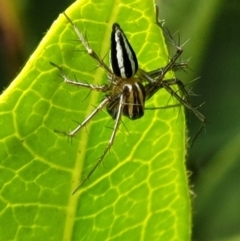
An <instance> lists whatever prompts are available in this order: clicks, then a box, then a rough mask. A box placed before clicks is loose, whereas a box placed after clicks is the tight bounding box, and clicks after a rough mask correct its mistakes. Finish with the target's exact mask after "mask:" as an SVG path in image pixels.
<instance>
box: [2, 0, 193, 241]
mask: <svg viewBox="0 0 240 241" xmlns="http://www.w3.org/2000/svg"><path fill="white" fill-rule="evenodd" d="M66 12H67V14H68V16H69V17H70V18H71V19H72V20H73V21H74V23H75V24H77V26H78V27H79V29H81V30H82V31H83V32H85V33H86V35H87V39H88V41H89V44H90V45H91V47H92V48H93V49H95V51H96V52H97V53H98V54H99V55H100V56H106V55H107V54H108V51H109V42H110V32H111V25H112V23H113V22H118V23H120V24H121V27H122V29H123V30H124V31H125V33H126V35H127V36H128V38H129V40H130V42H131V43H132V46H133V48H134V49H135V51H136V53H137V56H138V58H139V63H140V66H141V68H143V69H145V70H152V69H155V68H157V67H161V66H164V65H166V63H167V61H168V53H167V50H166V46H165V44H164V41H163V36H162V33H161V31H160V30H159V28H158V27H157V25H156V24H155V13H154V6H153V3H152V2H149V1H126V2H125V1H124V0H122V1H110V0H108V1H103V2H102V1H97V0H93V1H87V0H82V1H77V2H75V3H74V4H73V5H72V6H71V7H70V8H69V9H68V10H67V11H66ZM76 40H77V37H76V34H75V32H74V31H73V29H72V27H71V25H70V24H69V22H68V21H67V20H66V18H65V17H64V16H63V15H62V14H61V15H60V16H59V18H58V20H57V21H56V22H55V23H54V24H53V26H52V27H51V29H50V30H49V31H48V33H47V34H46V36H45V37H44V39H43V40H42V42H41V43H40V45H39V47H38V48H37V50H36V51H35V52H34V54H33V55H32V56H31V57H30V59H29V61H28V62H27V64H26V66H25V67H24V68H23V70H22V71H21V73H20V74H19V75H18V76H17V78H16V79H15V80H14V81H13V82H12V84H11V85H10V86H9V88H8V89H7V90H6V91H5V92H4V93H3V94H2V96H1V99H0V103H1V105H0V115H1V119H0V122H1V126H2V128H1V130H0V137H1V141H0V145H1V148H0V157H1V158H0V160H1V169H0V170H1V184H2V185H1V199H0V200H1V201H0V208H1V215H0V223H1V227H0V237H2V238H3V239H4V240H24V241H26V240H124V239H126V240H164V241H168V240H184V241H186V240H189V239H190V227H191V225H190V200H189V190H188V180H187V176H186V170H185V143H186V130H185V120H184V114H183V110H182V108H167V109H164V110H155V111H150V110H149V111H147V110H146V113H145V116H144V117H143V118H141V119H140V120H136V121H131V120H128V119H127V118H123V123H124V124H122V125H121V126H120V130H119V131H118V134H117V136H116V140H115V142H114V146H113V148H112V149H111V152H110V153H109V154H108V155H107V157H106V158H105V159H104V163H103V165H101V166H100V167H99V168H98V169H97V170H96V171H95V172H94V173H93V175H92V176H91V178H90V179H89V180H88V181H87V182H86V183H85V184H84V186H83V187H82V188H81V189H80V190H79V192H77V194H76V195H71V192H72V191H73V190H74V188H75V187H76V186H77V185H78V184H79V182H80V180H81V179H82V178H83V176H84V175H86V174H87V173H88V171H89V170H90V169H91V167H92V166H93V165H94V163H95V162H96V160H97V158H98V157H99V156H100V155H101V154H102V153H103V151H104V148H105V147H106V145H107V142H108V140H109V138H110V135H111V132H112V127H113V124H114V122H113V120H112V119H111V117H109V116H108V115H107V114H106V112H105V111H102V112H101V113H99V115H98V116H97V117H95V118H94V119H93V120H92V121H91V123H90V124H89V125H88V126H87V128H85V129H82V130H81V131H80V132H79V134H78V135H77V136H76V137H75V138H73V139H72V141H71V142H70V141H68V139H67V138H66V136H62V135H60V134H58V133H55V132H54V131H53V130H54V129H57V130H63V131H67V130H70V129H72V128H74V127H76V125H77V123H79V122H81V121H83V120H84V119H85V118H86V117H87V116H88V115H89V114H90V113H91V111H93V110H94V108H95V106H96V105H97V104H98V103H99V102H100V101H101V99H102V98H103V94H100V93H96V92H94V91H92V92H91V93H90V94H89V91H88V90H85V89H81V88H77V87H74V86H67V85H66V84H64V83H62V82H63V81H62V79H61V77H60V76H59V72H58V70H57V69H56V68H53V67H52V66H51V65H50V64H49V62H50V61H51V62H54V63H56V64H58V65H61V66H62V67H63V68H64V70H65V71H66V73H67V75H68V76H69V77H71V78H73V79H74V78H76V79H77V80H79V81H87V82H89V83H93V84H104V83H107V78H106V74H105V73H104V71H103V70H102V69H100V68H96V63H95V62H94V60H92V59H91V58H90V57H89V56H88V55H87V54H86V53H85V52H84V51H83V47H82V46H81V44H80V43H79V41H76ZM106 63H107V60H106ZM171 76H172V75H171V74H169V76H168V77H171ZM175 102H176V101H175V100H174V99H173V98H171V97H170V96H169V94H168V93H166V92H165V91H164V90H161V91H159V93H157V94H156V95H155V96H154V98H152V99H151V100H150V101H149V102H148V103H146V105H147V106H149V107H152V106H165V105H167V104H174V103H175ZM76 122H77V123H76ZM108 127H111V128H108Z"/></svg>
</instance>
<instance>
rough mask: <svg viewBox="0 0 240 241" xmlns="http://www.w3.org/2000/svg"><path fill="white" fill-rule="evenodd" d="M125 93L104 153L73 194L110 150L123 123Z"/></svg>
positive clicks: (121, 96)
mask: <svg viewBox="0 0 240 241" xmlns="http://www.w3.org/2000/svg"><path fill="white" fill-rule="evenodd" d="M125 98H126V97H125V94H124V92H123V93H122V94H121V95H120V100H119V106H118V112H117V117H116V119H115V125H114V128H113V131H112V135H111V138H110V140H109V142H108V145H107V147H106V148H105V150H104V152H103V154H102V155H101V156H100V157H99V160H98V161H97V162H96V164H95V165H94V166H93V168H92V169H91V171H90V172H89V173H88V174H87V176H85V177H84V178H83V180H82V181H81V183H80V184H79V185H78V186H77V187H76V189H75V190H74V191H73V192H72V195H73V194H75V193H76V192H77V190H78V189H79V188H80V187H81V186H82V185H83V184H84V183H85V182H86V181H87V180H88V179H89V178H90V176H91V175H92V174H93V172H94V171H95V170H96V168H97V167H98V166H99V165H100V164H101V163H102V161H103V159H104V157H105V156H106V154H107V152H108V151H109V150H110V148H111V146H112V145H113V142H114V139H115V136H116V133H117V130H118V127H119V125H120V123H121V116H122V112H123V107H124V105H125Z"/></svg>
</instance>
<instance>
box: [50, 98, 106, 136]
mask: <svg viewBox="0 0 240 241" xmlns="http://www.w3.org/2000/svg"><path fill="white" fill-rule="evenodd" d="M108 102H109V98H107V97H105V98H104V100H103V101H102V102H101V103H100V104H99V105H98V106H97V107H96V108H95V110H94V111H93V112H92V113H91V114H90V115H89V116H88V117H87V118H86V119H85V120H84V121H83V122H82V123H81V124H80V125H78V126H77V127H76V128H75V129H74V130H73V131H70V132H69V133H68V132H64V131H58V130H54V131H55V132H58V133H62V134H64V135H67V136H69V137H73V136H75V135H76V134H77V132H78V131H79V130H80V129H81V128H82V127H83V126H85V125H87V123H88V122H89V121H90V120H91V119H92V118H93V117H94V116H95V115H96V114H97V113H98V112H99V111H100V110H102V109H103V108H104V107H105V106H106V104H107V103H108Z"/></svg>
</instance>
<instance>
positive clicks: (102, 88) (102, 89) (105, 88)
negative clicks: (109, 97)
mask: <svg viewBox="0 0 240 241" xmlns="http://www.w3.org/2000/svg"><path fill="white" fill-rule="evenodd" d="M50 64H51V65H52V66H54V67H56V68H57V69H58V70H59V72H60V76H61V77H62V78H63V79H64V82H65V83H66V84H70V85H76V86H79V87H84V88H88V89H91V90H96V91H100V92H106V91H108V90H109V88H110V86H109V85H91V84H89V83H82V82H78V81H74V80H70V79H69V78H68V77H67V76H66V74H65V73H64V70H63V68H62V67H61V66H59V65H57V64H55V63H53V62H50Z"/></svg>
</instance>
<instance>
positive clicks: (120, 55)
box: [51, 9, 205, 194]
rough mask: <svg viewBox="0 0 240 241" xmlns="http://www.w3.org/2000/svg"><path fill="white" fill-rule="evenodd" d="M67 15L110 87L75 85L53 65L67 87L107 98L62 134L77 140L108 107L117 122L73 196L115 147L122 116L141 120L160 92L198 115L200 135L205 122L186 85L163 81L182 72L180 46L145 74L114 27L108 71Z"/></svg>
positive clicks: (117, 27)
mask: <svg viewBox="0 0 240 241" xmlns="http://www.w3.org/2000/svg"><path fill="white" fill-rule="evenodd" d="M157 10H158V9H157ZM156 12H157V15H156V16H157V17H156V23H157V24H158V26H159V27H160V28H162V24H161V22H160V21H159V20H158V11H156ZM64 15H65V17H66V19H67V20H68V21H69V23H70V24H71V25H72V27H73V29H74V31H75V33H76V34H77V36H78V38H79V40H80V41H81V43H82V44H83V46H84V47H85V49H86V51H87V53H88V54H89V55H90V56H91V57H92V58H93V59H95V60H96V61H97V63H98V64H99V66H101V67H102V68H103V69H104V70H105V71H106V73H107V77H108V80H109V84H106V85H99V86H98V85H92V84H88V83H82V82H78V81H73V80H71V79H69V78H68V77H67V76H66V74H65V73H64V71H63V69H62V68H61V67H60V66H58V65H57V64H54V63H51V64H52V65H53V66H54V67H56V68H58V69H59V71H60V75H61V77H62V78H63V79H64V82H65V83H67V84H71V85H75V86H79V87H84V88H88V89H90V90H94V91H99V92H103V93H105V96H104V98H103V100H102V101H101V103H100V104H99V105H98V106H97V107H96V108H95V110H94V111H93V112H92V113H91V114H90V115H89V116H88V117H87V118H86V119H85V120H84V121H83V122H82V123H81V124H80V125H78V126H77V127H76V128H75V129H74V130H72V131H71V132H69V133H67V132H61V133H63V134H65V135H67V136H70V137H73V136H75V135H76V134H77V132H78V131H79V130H80V129H81V128H82V127H84V126H86V125H87V124H88V123H89V121H90V120H91V119H92V118H93V117H94V116H95V115H96V114H97V113H98V112H100V111H101V110H102V109H103V108H104V107H106V109H107V112H108V113H109V115H110V116H111V117H112V118H113V119H114V120H115V124H114V128H113V131H112V135H111V137H110V140H109V142H108V145H107V147H106V148H105V150H104V152H103V154H102V155H101V157H100V158H99V159H98V161H97V162H96V164H95V165H94V166H93V168H92V169H91V171H90V172H89V173H88V174H87V176H86V177H84V179H83V180H82V181H81V183H80V184H79V185H78V187H77V188H76V189H75V190H74V191H73V194H74V193H75V192H76V191H77V190H78V189H79V188H80V187H81V186H82V185H83V183H84V182H85V181H86V180H87V179H88V178H89V177H90V176H91V175H92V173H93V172H94V171H95V170H96V168H97V167H98V166H99V165H100V164H101V162H102V160H103V159H104V157H105V156H106V154H107V152H108V151H109V150H110V148H111V146H112V145H113V142H114V138H115V136H116V133H117V130H118V127H119V125H120V123H121V118H122V116H126V117H128V118H130V119H131V120H135V119H139V118H141V117H142V116H143V115H144V109H145V107H144V105H145V101H146V100H148V99H150V98H151V97H152V96H153V95H154V94H155V93H156V92H158V90H160V89H162V88H164V89H165V90H167V91H168V92H169V93H170V95H171V96H173V97H174V98H176V99H177V100H178V101H179V103H180V104H181V105H183V106H185V107H186V108H188V109H190V110H191V111H192V112H193V113H194V114H195V115H196V117H197V118H198V119H199V120H200V121H201V126H200V130H199V132H200V131H201V129H202V127H203V125H204V122H205V117H204V116H203V115H202V114H201V113H200V112H199V111H198V110H197V109H196V108H194V107H192V106H191V104H190V103H189V100H188V93H187V91H186V90H185V88H184V85H183V83H182V82H181V81H180V80H178V79H177V78H173V79H164V78H165V75H166V73H167V72H168V71H170V70H174V69H178V68H182V64H181V63H176V61H177V59H178V58H179V56H180V55H181V54H182V52H183V50H182V48H181V47H180V46H177V45H176V48H177V51H176V53H175V55H174V56H173V57H172V58H171V59H170V60H169V63H168V64H167V65H166V66H165V67H163V68H160V69H156V70H153V71H150V72H146V71H144V70H142V69H140V68H139V67H138V60H137V57H136V54H135V52H134V50H133V48H132V47H131V45H130V43H129V41H128V39H127V37H126V36H125V34H124V32H123V30H122V29H121V28H120V25H119V24H117V23H114V24H113V26H112V33H111V48H110V67H108V65H106V64H105V62H104V61H103V60H102V59H101V58H100V57H99V56H98V55H97V54H96V52H95V51H94V50H93V49H92V48H91V47H90V45H89V43H88V42H87V40H86V39H85V37H84V36H83V34H82V33H81V32H80V30H79V29H78V28H77V26H76V25H75V24H74V23H73V22H72V20H71V19H70V18H69V17H68V16H67V15H66V14H65V13H64ZM184 65H185V63H183V66H184ZM174 85H177V86H178V88H179V91H176V90H174V89H173V88H172V86H174ZM57 132H59V131H57Z"/></svg>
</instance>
